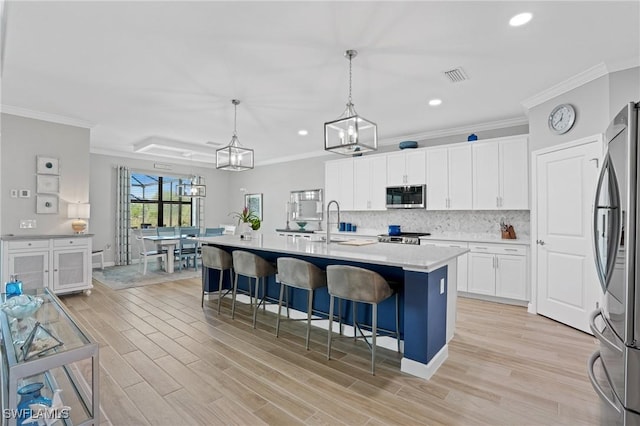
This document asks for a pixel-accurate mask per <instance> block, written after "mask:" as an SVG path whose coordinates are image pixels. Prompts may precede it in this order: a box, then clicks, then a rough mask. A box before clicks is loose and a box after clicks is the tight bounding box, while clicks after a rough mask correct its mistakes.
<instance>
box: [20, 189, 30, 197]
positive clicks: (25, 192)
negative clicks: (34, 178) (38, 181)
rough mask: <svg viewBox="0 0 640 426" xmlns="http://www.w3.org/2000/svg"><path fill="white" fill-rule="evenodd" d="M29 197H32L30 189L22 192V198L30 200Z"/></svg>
mask: <svg viewBox="0 0 640 426" xmlns="http://www.w3.org/2000/svg"><path fill="white" fill-rule="evenodd" d="M29 197H31V191H29V190H28V189H21V190H20V198H29Z"/></svg>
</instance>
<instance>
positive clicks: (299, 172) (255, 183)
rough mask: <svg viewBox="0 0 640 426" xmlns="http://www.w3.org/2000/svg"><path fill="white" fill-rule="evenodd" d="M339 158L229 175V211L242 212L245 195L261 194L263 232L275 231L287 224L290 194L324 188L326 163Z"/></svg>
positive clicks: (275, 166) (274, 166)
mask: <svg viewBox="0 0 640 426" xmlns="http://www.w3.org/2000/svg"><path fill="white" fill-rule="evenodd" d="M336 158H338V157H337V156H336V155H335V154H331V155H327V156H326V157H317V158H313V159H307V160H299V161H290V162H287V163H280V164H274V165H269V166H261V167H256V168H255V169H253V170H248V171H245V172H237V173H234V172H229V174H230V176H229V191H230V194H229V195H230V197H229V201H230V204H229V208H230V210H229V211H230V212H231V211H240V210H242V207H243V206H244V194H253V193H262V194H263V195H262V203H263V206H262V210H263V221H262V227H261V229H260V231H261V232H264V233H267V232H274V231H275V229H276V228H284V227H285V224H286V214H285V208H286V202H287V201H289V192H290V191H294V190H301V189H317V188H323V189H324V162H325V161H326V160H329V159H336Z"/></svg>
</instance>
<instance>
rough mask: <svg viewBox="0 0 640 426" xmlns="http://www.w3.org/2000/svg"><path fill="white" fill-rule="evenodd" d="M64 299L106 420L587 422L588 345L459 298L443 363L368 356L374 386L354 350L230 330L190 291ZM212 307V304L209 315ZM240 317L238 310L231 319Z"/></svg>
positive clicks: (316, 337) (569, 333)
mask: <svg viewBox="0 0 640 426" xmlns="http://www.w3.org/2000/svg"><path fill="white" fill-rule="evenodd" d="M94 284H95V288H94V292H93V294H92V295H91V296H84V295H81V294H79V295H70V296H66V297H63V300H64V302H65V304H66V305H67V306H68V307H69V308H70V309H71V311H72V312H73V313H74V314H75V316H76V317H77V318H78V320H79V321H80V322H81V323H82V324H83V326H84V327H85V328H86V329H87V330H88V331H89V332H90V333H91V334H92V335H93V336H94V338H95V339H96V340H97V341H98V342H100V363H101V376H100V381H101V382H100V392H101V405H102V410H103V412H104V413H105V415H106V418H103V422H102V423H103V424H112V425H141V424H150V425H186V424H194V425H196V424H200V425H215V424H247V425H256V424H276V425H286V424H312V425H313V424H332V425H333V424H349V425H355V424H367V425H379V424H403V425H405V424H447V425H476V424H487V425H561V424H566V425H577V424H597V423H598V414H599V401H598V398H597V396H596V394H595V392H594V391H593V389H592V388H591V385H590V384H589V381H588V378H587V375H586V361H587V358H588V356H589V355H590V354H591V352H592V351H593V350H594V349H595V348H596V342H595V339H594V338H593V337H590V336H588V335H586V334H583V333H581V332H578V331H576V330H574V329H571V328H569V327H566V326H563V325H561V324H558V323H556V322H554V321H551V320H549V319H546V318H544V317H540V316H534V315H529V314H527V313H526V309H525V308H521V307H515V306H508V305H501V304H495V303H490V302H482V301H477V300H471V299H459V304H458V307H459V312H458V323H457V330H456V335H455V337H454V338H453V340H452V342H451V343H450V345H449V358H448V359H447V361H446V362H445V363H444V365H443V366H442V367H441V368H440V369H439V370H438V372H437V373H436V374H435V375H434V377H433V378H432V379H431V380H429V381H425V380H422V379H419V378H416V377H413V376H409V375H406V374H403V373H401V372H400V371H399V370H400V357H399V355H398V354H397V353H395V352H392V351H389V350H386V349H381V350H379V361H380V365H379V366H378V367H377V371H376V373H377V374H376V376H375V377H374V376H371V374H370V373H369V365H370V364H369V362H370V361H369V360H370V358H369V357H370V355H369V352H368V350H367V349H366V347H365V346H364V344H363V343H362V342H359V343H358V344H357V345H355V346H354V344H353V343H352V342H351V341H350V340H348V341H340V342H336V344H335V346H334V348H335V351H334V353H333V358H334V359H332V360H331V361H327V360H326V358H325V348H326V346H325V345H326V331H322V330H320V329H314V330H312V339H313V342H312V346H311V350H310V351H306V350H305V349H304V325H303V323H299V322H298V323H283V328H281V332H282V331H283V330H284V332H283V333H281V337H280V338H279V339H276V338H275V336H274V333H273V332H274V326H275V316H274V314H271V313H268V312H267V313H266V314H263V313H262V312H261V314H260V315H259V316H258V318H259V321H260V322H259V325H258V329H257V330H253V329H252V328H251V325H250V324H251V321H250V316H249V315H248V309H247V308H246V306H241V309H240V310H239V313H240V315H236V319H235V320H231V317H230V314H229V309H228V307H229V304H228V303H226V304H224V305H223V312H222V315H218V314H217V311H216V310H215V309H214V308H213V307H214V305H215V302H213V301H211V302H207V301H205V309H204V310H202V309H201V308H200V281H199V280H195V279H194V280H184V281H174V282H171V283H165V284H157V285H150V286H146V287H137V288H132V289H126V290H119V291H113V290H110V289H108V288H106V287H104V286H102V285H101V284H99V283H95V282H94ZM207 304H210V307H209V306H207ZM237 313H238V312H237Z"/></svg>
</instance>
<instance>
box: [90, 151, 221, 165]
mask: <svg viewBox="0 0 640 426" xmlns="http://www.w3.org/2000/svg"><path fill="white" fill-rule="evenodd" d="M89 153H90V154H95V155H106V156H108V157H120V158H129V159H132V160H142V161H148V162H161V163H170V164H172V165H176V164H180V165H183V166H196V167H204V168H206V167H209V166H213V167H214V168H215V163H211V162H207V161H198V160H195V159H194V160H193V161H191V160H190V159H189V158H180V157H178V156H176V157H168V156H162V155H153V154H150V153H148V152H145V153H138V152H130V151H116V150H111V149H104V148H91V149H90V150H89Z"/></svg>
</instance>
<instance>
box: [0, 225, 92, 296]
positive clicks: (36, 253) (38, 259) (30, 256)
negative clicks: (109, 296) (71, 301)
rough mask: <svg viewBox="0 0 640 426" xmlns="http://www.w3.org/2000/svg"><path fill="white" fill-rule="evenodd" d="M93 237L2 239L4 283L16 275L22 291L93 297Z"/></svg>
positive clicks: (49, 236) (43, 236) (13, 237)
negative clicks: (29, 290)
mask: <svg viewBox="0 0 640 426" xmlns="http://www.w3.org/2000/svg"><path fill="white" fill-rule="evenodd" d="M91 237H92V235H87V234H78V235H41V236H3V237H2V245H1V248H2V283H6V282H8V281H9V280H10V278H11V276H12V275H17V277H18V279H19V280H20V281H22V285H23V289H25V290H27V289H36V288H43V287H48V288H49V289H50V290H51V291H53V292H54V293H56V294H63V293H72V292H77V291H83V292H85V294H91V289H92V288H93V285H92V284H91V240H92V238H91Z"/></svg>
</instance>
